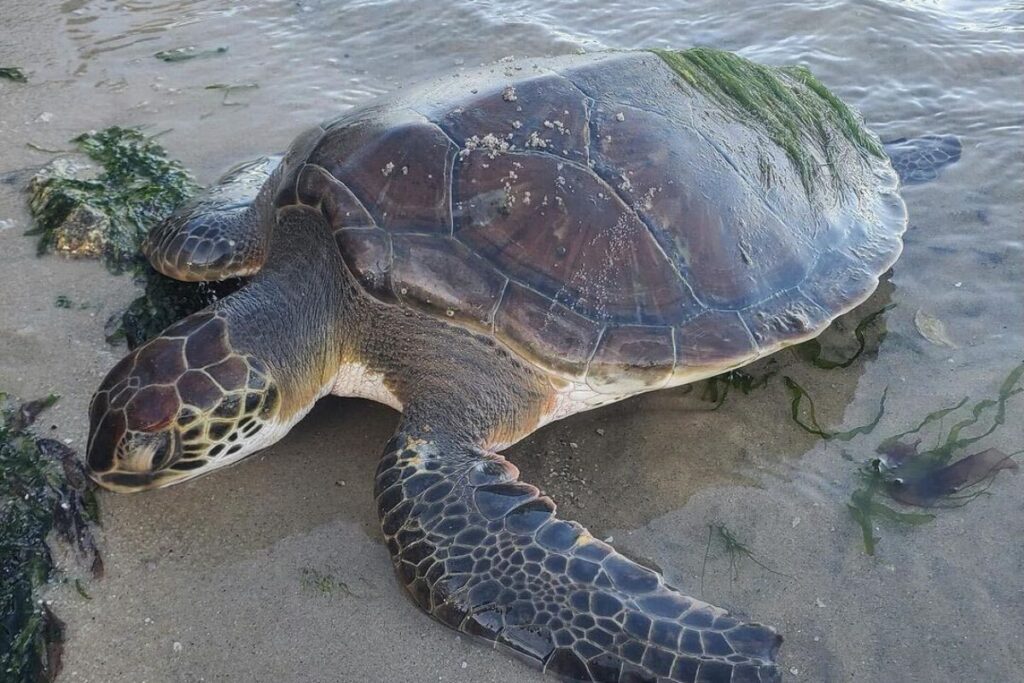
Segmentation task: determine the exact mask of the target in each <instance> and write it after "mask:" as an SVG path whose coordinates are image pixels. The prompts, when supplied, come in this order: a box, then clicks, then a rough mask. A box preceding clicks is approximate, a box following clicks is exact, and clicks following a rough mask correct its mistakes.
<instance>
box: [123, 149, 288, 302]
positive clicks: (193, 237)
mask: <svg viewBox="0 0 1024 683" xmlns="http://www.w3.org/2000/svg"><path fill="white" fill-rule="evenodd" d="M280 161H281V157H280V156H272V157H260V158H259V159H256V160H253V161H249V162H246V163H244V164H240V165H238V166H236V167H235V168H233V169H231V170H230V171H228V172H227V173H226V174H225V175H224V176H223V177H222V178H221V179H220V180H218V181H217V182H216V183H215V184H214V185H213V186H212V187H210V188H209V189H208V190H206V192H204V193H203V194H201V195H200V196H199V197H197V198H196V199H194V200H192V201H191V202H189V203H188V204H186V205H185V206H183V207H181V208H179V209H178V210H177V211H175V212H174V213H173V214H172V215H171V216H170V217H168V218H167V219H166V220H164V221H163V222H162V223H160V224H159V225H158V226H156V227H155V228H153V230H152V231H151V232H150V233H149V236H148V237H147V238H146V241H145V242H144V243H143V245H142V252H143V253H144V254H145V255H146V257H147V258H148V259H149V261H150V263H152V264H153V267H154V268H156V269H157V270H158V271H160V272H161V273H163V274H164V275H166V276H168V277H172V278H174V279H176V280H185V281H187V282H197V281H202V280H224V279H227V278H230V277H242V276H246V275H252V274H253V273H255V272H256V271H258V270H259V269H260V268H261V267H262V266H263V263H264V261H265V260H266V258H267V246H268V242H269V239H270V234H269V233H270V226H271V225H272V221H271V220H270V219H269V218H268V217H266V216H263V215H262V214H263V213H265V210H266V209H267V207H269V205H270V201H269V199H268V197H269V192H270V188H269V186H270V185H271V183H268V182H267V180H268V179H269V178H270V176H271V174H272V173H273V172H274V170H275V169H276V168H277V167H278V165H279V163H280ZM261 186H262V187H264V189H263V191H262V192H261V191H260V187H261Z"/></svg>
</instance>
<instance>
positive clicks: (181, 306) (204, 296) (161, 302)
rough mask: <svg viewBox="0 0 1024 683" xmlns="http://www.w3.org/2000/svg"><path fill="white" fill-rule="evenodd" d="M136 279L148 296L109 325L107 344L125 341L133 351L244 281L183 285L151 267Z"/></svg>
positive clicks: (119, 314) (133, 302) (117, 315)
mask: <svg viewBox="0 0 1024 683" xmlns="http://www.w3.org/2000/svg"><path fill="white" fill-rule="evenodd" d="M136 279H137V280H138V281H139V282H140V283H141V284H142V285H143V287H144V290H145V291H144V293H143V294H142V296H140V297H138V298H136V299H135V300H134V301H132V303H131V304H129V305H128V308H126V309H125V310H124V311H123V312H121V313H117V314H114V316H112V317H111V318H110V320H109V321H108V322H107V342H109V343H111V344H116V343H118V342H120V341H122V340H123V341H125V342H126V343H127V344H128V348H129V349H134V348H137V347H138V346H140V345H142V344H144V343H145V342H147V341H149V340H150V339H152V338H153V337H155V336H157V335H159V334H160V333H161V332H162V331H164V330H165V329H166V328H167V327H169V326H170V325H171V324H172V323H175V322H177V321H179V320H181V319H182V318H184V317H185V316H187V315H191V314H192V313H195V312H197V311H200V310H202V309H204V308H206V307H207V306H209V305H210V304H212V303H213V302H214V301H216V300H217V299H219V298H221V297H223V296H226V295H228V294H230V293H231V292H233V291H235V290H236V289H237V288H238V287H239V286H240V285H241V280H236V279H232V280H225V281H222V282H181V281H179V280H174V279H171V278H169V277H165V276H163V275H161V274H160V273H158V272H157V271H156V270H155V269H154V268H153V267H152V266H150V265H149V264H148V263H146V264H143V265H141V266H140V270H139V272H138V273H137V274H136Z"/></svg>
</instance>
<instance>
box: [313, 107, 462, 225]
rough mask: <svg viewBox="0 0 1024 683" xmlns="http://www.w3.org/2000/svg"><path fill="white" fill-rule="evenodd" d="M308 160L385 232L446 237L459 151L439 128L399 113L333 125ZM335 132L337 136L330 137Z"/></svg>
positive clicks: (402, 112)
mask: <svg viewBox="0 0 1024 683" xmlns="http://www.w3.org/2000/svg"><path fill="white" fill-rule="evenodd" d="M335 125H336V126H339V127H340V129H333V128H332V129H330V130H328V133H327V135H325V136H324V137H323V139H322V140H321V141H320V144H319V145H318V146H317V148H316V149H315V150H314V151H313V153H312V154H311V155H310V159H309V161H310V163H314V164H317V165H318V166H321V167H323V168H324V169H326V170H327V171H328V172H329V173H330V174H331V175H332V176H334V177H335V178H336V179H337V180H338V181H340V182H341V183H342V184H343V185H345V187H347V188H348V189H349V190H351V192H352V193H353V194H354V195H355V197H357V198H358V199H359V201H360V202H361V203H362V204H363V206H365V207H367V209H368V210H369V211H370V213H371V214H372V216H373V218H374V221H375V223H376V225H378V226H380V227H381V228H383V229H384V230H387V231H388V232H420V233H442V234H450V233H451V173H452V164H453V163H454V159H455V154H456V152H457V151H458V150H457V148H456V147H455V145H454V143H452V141H451V140H449V139H448V137H447V136H446V135H445V134H444V131H442V130H441V129H440V128H438V127H437V126H435V125H434V124H432V123H430V122H429V121H427V120H426V119H424V118H423V117H422V116H419V115H418V114H415V113H413V112H411V111H409V110H405V109H401V110H397V111H393V112H390V113H387V114H379V115H374V116H369V117H366V118H363V119H358V120H355V121H348V122H343V123H338V124H335ZM335 132H340V133H342V134H332V133H335Z"/></svg>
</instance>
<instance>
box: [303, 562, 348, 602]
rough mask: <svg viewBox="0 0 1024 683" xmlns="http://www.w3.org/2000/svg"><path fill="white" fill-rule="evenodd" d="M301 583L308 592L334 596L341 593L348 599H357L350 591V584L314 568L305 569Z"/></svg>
mask: <svg viewBox="0 0 1024 683" xmlns="http://www.w3.org/2000/svg"><path fill="white" fill-rule="evenodd" d="M299 583H300V584H301V585H302V587H303V588H305V589H306V590H313V591H316V592H318V593H323V594H324V595H334V594H336V593H341V594H342V595H345V596H347V597H350V598H351V597H355V594H354V593H353V592H352V591H351V589H349V587H348V584H347V583H345V582H344V581H342V580H341V579H339V578H337V577H335V576H334V575H333V574H328V573H326V572H322V571H319V570H317V569H314V568H313V567H303V568H302V571H301V577H300V578H299Z"/></svg>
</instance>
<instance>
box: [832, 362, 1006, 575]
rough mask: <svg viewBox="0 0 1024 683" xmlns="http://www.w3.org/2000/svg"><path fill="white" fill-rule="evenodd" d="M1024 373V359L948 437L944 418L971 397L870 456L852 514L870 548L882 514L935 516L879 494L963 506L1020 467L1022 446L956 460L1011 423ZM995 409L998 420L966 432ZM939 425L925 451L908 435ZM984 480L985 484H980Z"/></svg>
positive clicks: (902, 519)
mask: <svg viewBox="0 0 1024 683" xmlns="http://www.w3.org/2000/svg"><path fill="white" fill-rule="evenodd" d="M1022 376H1024V363H1021V364H1019V365H1017V367H1015V368H1014V369H1013V370H1012V371H1011V372H1010V374H1009V375H1008V376H1007V377H1006V379H1005V380H1003V383H1002V385H1000V387H999V391H998V393H997V395H996V397H995V398H993V399H983V400H981V401H978V402H976V403H975V404H974V405H973V406H972V407H971V409H970V415H966V416H964V417H962V418H961V419H960V420H958V421H957V422H955V423H954V424H953V426H952V427H950V429H949V431H948V432H945V436H943V429H942V422H943V420H944V419H945V418H946V417H948V416H950V415H955V414H956V413H957V411H959V410H960V409H961V408H963V407H964V406H965V405H966V404H967V401H968V399H967V398H966V397H965V398H963V399H962V400H961V401H959V402H958V403H956V404H955V405H952V406H950V407H947V408H941V409H939V410H936V411H934V412H932V413H929V414H928V415H926V416H925V418H924V419H923V420H922V421H921V423H920V424H918V425H917V426H916V427H914V428H912V429H908V430H907V431H905V432H902V433H899V434H895V435H893V436H890V437H888V438H887V439H884V440H883V441H882V442H881V443H880V444H879V445H878V447H877V449H876V451H877V453H878V454H879V456H880V457H878V458H873V459H871V460H870V461H868V462H867V463H866V464H865V465H864V466H863V467H862V468H861V470H860V472H859V476H860V478H861V480H862V485H861V487H860V488H859V489H857V490H856V491H854V492H853V494H852V495H851V497H850V503H849V505H848V507H849V509H850V514H851V515H852V516H853V518H854V520H855V521H856V522H857V523H858V524H859V525H860V527H861V530H862V532H863V536H864V550H865V551H866V552H867V554H868V555H873V554H874V552H875V543H876V542H877V540H878V539H877V538H875V536H874V525H875V520H876V519H884V520H887V521H889V522H894V523H897V524H912V525H916V524H922V523H924V522H928V521H930V520H932V519H934V517H935V515H934V514H933V513H930V512H929V513H918V512H900V511H897V510H895V509H893V508H891V507H889V506H888V505H885V504H884V503H881V502H879V501H878V500H876V497H877V496H878V495H879V494H882V495H886V496H888V497H889V498H890V499H892V500H894V501H896V502H898V503H901V504H903V505H906V506H913V507H919V508H942V507H960V506H963V505H966V504H967V503H969V502H971V501H972V500H974V499H976V498H977V497H978V496H981V495H983V494H985V493H986V492H987V489H988V485H989V484H990V483H991V482H992V480H993V478H994V477H995V475H996V474H997V473H998V472H999V471H1000V470H1011V471H1016V470H1018V469H1019V466H1018V464H1017V462H1016V461H1015V460H1014V457H1015V456H1017V455H1019V454H1020V453H1021V452H1022V451H1017V452H1015V453H1009V454H1008V453H1004V452H1003V451H1001V450H999V449H998V448H986V449H984V450H981V451H978V452H976V453H972V454H970V455H966V456H964V457H962V458H959V459H957V460H955V461H954V456H955V455H956V454H957V453H959V452H961V451H963V450H964V449H966V448H967V447H968V446H971V445H972V444H974V443H977V442H978V441H980V440H982V439H984V438H985V437H987V436H989V435H990V434H992V433H993V432H994V431H996V429H998V428H999V427H1000V426H1002V425H1003V424H1004V423H1005V422H1006V402H1007V401H1008V400H1009V399H1010V398H1012V397H1013V396H1016V395H1017V394H1019V393H1021V392H1024V387H1021V386H1019V384H1020V382H1021V378H1022ZM989 414H992V422H991V424H990V425H989V426H988V428H987V429H984V430H982V431H981V432H980V433H978V434H974V435H965V434H964V430H965V429H969V428H971V427H974V426H975V425H977V424H978V423H979V422H981V421H982V419H983V418H984V417H985V416H986V415H989ZM933 424H938V425H939V427H938V434H937V437H936V443H935V446H933V447H932V448H927V449H925V450H923V451H922V450H920V447H921V439H920V438H915V439H913V440H911V441H908V440H907V437H914V436H916V435H918V434H921V433H922V432H923V431H924V430H925V429H926V428H927V427H928V426H929V425H933ZM982 484H984V485H985V486H983V487H982V488H977V487H978V486H979V485H982Z"/></svg>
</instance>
